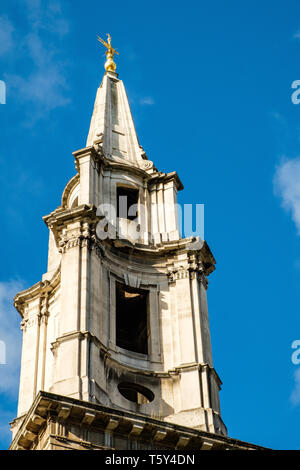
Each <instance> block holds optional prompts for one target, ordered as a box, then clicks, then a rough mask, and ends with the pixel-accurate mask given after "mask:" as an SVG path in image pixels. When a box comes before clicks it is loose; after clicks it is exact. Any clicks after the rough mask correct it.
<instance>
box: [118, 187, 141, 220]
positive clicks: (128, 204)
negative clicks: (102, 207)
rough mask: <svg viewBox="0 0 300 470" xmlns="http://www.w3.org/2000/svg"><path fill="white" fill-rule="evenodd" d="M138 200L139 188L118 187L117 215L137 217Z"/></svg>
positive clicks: (126, 217)
mask: <svg viewBox="0 0 300 470" xmlns="http://www.w3.org/2000/svg"><path fill="white" fill-rule="evenodd" d="M138 202H139V191H138V189H132V188H125V187H122V186H119V187H117V217H119V218H122V219H128V220H134V219H136V217H137V205H138ZM130 209H131V210H130Z"/></svg>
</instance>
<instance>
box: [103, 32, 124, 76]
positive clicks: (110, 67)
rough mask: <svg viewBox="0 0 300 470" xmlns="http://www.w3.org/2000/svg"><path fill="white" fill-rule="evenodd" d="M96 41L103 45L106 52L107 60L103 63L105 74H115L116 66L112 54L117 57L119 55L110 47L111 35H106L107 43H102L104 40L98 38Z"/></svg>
mask: <svg viewBox="0 0 300 470" xmlns="http://www.w3.org/2000/svg"><path fill="white" fill-rule="evenodd" d="M98 41H99V42H101V44H103V46H105V47H106V48H107V51H105V54H106V57H107V60H106V62H105V65H104V68H105V70H106V71H107V72H115V71H116V68H117V66H116V64H115V62H114V54H117V55H119V53H118V52H117V51H116V49H114V48H113V47H112V45H111V35H110V34H107V42H106V41H104V39H102V38H100V37H99V36H98Z"/></svg>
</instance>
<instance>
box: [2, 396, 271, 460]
mask: <svg viewBox="0 0 300 470" xmlns="http://www.w3.org/2000/svg"><path fill="white" fill-rule="evenodd" d="M18 425H19V429H18V431H17V432H16V433H15V437H14V439H13V442H12V444H11V446H10V450H87V449H90V450H109V449H115V450H142V449H143V450H154V449H158V450H159V449H162V450H163V449H165V450H174V449H178V450H182V449H185V450H191V451H193V450H194V451H196V450H263V447H260V446H257V445H254V444H249V443H247V442H242V441H239V440H236V439H231V438H228V437H225V436H222V435H218V434H213V433H208V432H204V431H201V430H196V429H192V428H189V427H185V426H180V425H176V424H173V423H170V422H165V421H160V420H158V419H152V418H149V417H147V416H144V415H140V414H135V413H130V412H125V411H120V410H117V409H113V408H109V407H106V406H102V405H97V404H94V403H89V402H84V401H81V400H76V399H73V398H68V397H63V396H60V395H55V394H52V393H48V392H39V394H38V396H37V397H36V399H35V401H34V403H33V404H32V406H31V408H30V410H29V411H28V413H27V414H26V415H25V416H24V417H23V418H22V423H21V424H20V423H18Z"/></svg>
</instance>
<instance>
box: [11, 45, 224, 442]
mask: <svg viewBox="0 0 300 470" xmlns="http://www.w3.org/2000/svg"><path fill="white" fill-rule="evenodd" d="M105 44H106V46H107V47H111V44H110V41H109V43H108V44H107V43H105ZM108 50H109V49H108ZM112 51H113V52H112ZM113 53H114V49H112V48H111V51H110V57H109V56H108V61H107V63H106V73H105V75H104V77H103V80H102V83H101V85H100V87H99V89H98V91H97V96H96V100H95V106H94V111H93V115H92V119H91V125H90V130H89V133H88V138H87V143H86V147H84V148H83V149H81V150H78V151H76V152H74V157H75V166H76V174H75V176H74V177H73V178H72V179H71V180H70V181H69V182H68V184H67V185H66V188H65V190H64V192H63V195H62V199H61V205H60V206H59V207H58V208H57V209H56V210H54V211H53V212H51V213H50V214H49V215H47V216H45V217H44V221H45V223H46V224H47V226H48V228H49V234H50V237H49V256H48V270H47V272H46V274H44V275H43V278H42V281H40V282H38V283H37V284H35V285H34V286H33V287H31V288H30V289H27V290H26V291H23V292H20V293H19V294H18V295H17V296H16V298H15V306H16V308H17V310H18V311H19V313H20V315H21V317H22V323H21V325H22V330H23V350H22V366H21V377H20V394H19V407H18V417H17V418H16V420H15V421H14V422H13V423H12V431H13V438H14V439H13V443H12V445H11V448H12V449H17V448H25V449H29V448H30V449H31V448H56V447H57V446H58V447H59V446H62V447H65V448H82V446H83V447H84V446H86V447H88V446H91V447H95V448H109V447H115V448H123V447H122V446H124V443H123V444H120V443H119V444H117V443H116V442H117V441H116V440H115V441H114V442H112V439H113V437H112V436H124V432H125V433H126V432H127V434H128V436H129V437H128V438H127V442H129V441H130V440H132V439H135V440H137V441H135V442H138V440H139V439H140V441H139V442H147V445H148V447H149V446H150V447H149V448H151V446H153V445H154V444H151V442H152V443H153V442H154V443H155V445H156V447H157V446H158V445H162V446H163V445H164V446H168V445H171V444H168V443H169V442H171V441H170V439H171V437H170V436H174V435H175V434H176V433H177V434H178V433H179V431H178V430H181V431H180V432H181V434H182V433H183V431H182V429H186V428H181V427H186V426H188V428H189V432H190V434H191V433H194V434H193V435H194V436H198V437H199V436H200V437H201V436H202V434H201V432H203V433H204V434H205V435H208V434H207V433H214V435H218V436H220V437H219V439H221V440H222V438H223V439H225V436H226V428H225V426H224V424H223V422H222V419H221V415H220V405H219V390H220V384H221V381H220V379H219V377H218V375H217V373H216V371H215V369H214V367H213V362H212V352H211V342H210V330H209V320H208V309H207V298H206V291H207V286H208V282H207V276H208V275H209V274H210V273H211V272H212V271H213V270H214V269H215V268H214V265H215V260H214V257H213V255H212V253H211V251H210V249H209V247H208V245H207V243H206V242H205V241H202V240H200V239H195V238H181V235H180V231H179V222H178V214H177V207H176V204H177V192H178V191H180V190H182V189H183V186H182V183H181V181H180V179H179V177H178V175H177V174H176V172H171V173H163V172H161V171H158V170H157V168H156V167H155V165H154V164H153V162H152V161H150V160H149V159H148V157H147V155H146V153H145V151H144V150H143V148H142V147H141V146H140V144H139V141H138V138H137V134H136V130H135V126H134V122H133V119H132V115H131V111H130V107H129V103H128V99H127V96H126V92H125V88H124V85H123V82H122V81H121V80H120V79H119V78H118V75H117V74H116V72H115V67H112V66H111V61H112V58H111V56H112V57H113ZM128 209H129V210H128ZM195 242H196V243H195ZM194 246H195V247H196V248H195V249H194ZM124 423H125V424H124ZM126 423H127V427H126ZM128 423H130V425H129V424H128ZM150 424H151V426H152V428H151V429H152V430H151V433H150V431H149V429H150V428H149V426H150ZM72 426H73V428H72ZM76 426H77V427H76ZM147 426H148V427H147ZM159 426H160V427H159ZM48 428H49V429H50V430H49V431H47V432H46V431H45V429H46V430H47V429H48ZM74 429H77V431H75V430H74ZM42 430H43V432H42ZM170 430H171V431H170ZM147 432H148V434H147V436H148V437H147V436H146V434H145V433H147ZM80 433H83V434H80ZM84 433H85V434H84ZM93 433H94V434H93ZM149 433H150V434H151V436H150V434H149ZM172 433H173V434H172ZM174 433H175V434H174ZM197 433H198V434H197ZM79 434H80V438H79ZM191 435H192V434H191ZM41 436H48V438H47V439H48V440H47V439H46V437H41ZM93 436H94V437H93ZM145 436H146V437H145ZM149 436H150V437H149ZM178 436H179V434H178ZM178 436H177V437H178ZM200 437H199V439H200ZM43 439H44V440H43ZM51 439H52V440H51ZM115 439H117V437H116V438H115ZM180 439H183V440H180ZM189 439H191V437H183V438H182V436H181V437H180V436H179V437H178V439H177V438H176V442H177V444H176V445H177V447H178V446H180V445H179V442H182V443H183V445H184V446H186V445H187V443H188V442H189ZM226 439H228V438H226ZM200 440H201V439H200ZM78 442H80V443H81V444H78ZM174 442H175V441H174ZM218 442H221V441H220V440H219V441H218ZM222 442H223V441H222ZM145 445H146V444H145ZM172 445H173V444H172ZM174 445H175V444H174ZM201 445H202V444H201ZM212 445H213V444H212ZM51 446H52V447H51ZM55 446H56V447H55ZM78 446H79V447H78ZM80 446H81V447H80ZM97 446H98V447H97ZM118 446H119V447H118ZM128 448H129V447H128ZM136 448H137V447H136ZM144 448H145V447H144Z"/></svg>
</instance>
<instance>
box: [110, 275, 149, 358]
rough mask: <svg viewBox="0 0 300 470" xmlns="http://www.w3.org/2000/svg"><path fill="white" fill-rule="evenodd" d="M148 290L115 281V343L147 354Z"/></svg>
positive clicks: (129, 349)
mask: <svg viewBox="0 0 300 470" xmlns="http://www.w3.org/2000/svg"><path fill="white" fill-rule="evenodd" d="M148 302H149V299H148V291H146V290H143V289H133V288H131V287H128V286H125V285H124V284H121V283H120V282H117V283H116V344H117V346H119V347H120V348H123V349H127V350H128V351H133V352H137V353H141V354H148Z"/></svg>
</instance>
